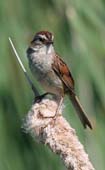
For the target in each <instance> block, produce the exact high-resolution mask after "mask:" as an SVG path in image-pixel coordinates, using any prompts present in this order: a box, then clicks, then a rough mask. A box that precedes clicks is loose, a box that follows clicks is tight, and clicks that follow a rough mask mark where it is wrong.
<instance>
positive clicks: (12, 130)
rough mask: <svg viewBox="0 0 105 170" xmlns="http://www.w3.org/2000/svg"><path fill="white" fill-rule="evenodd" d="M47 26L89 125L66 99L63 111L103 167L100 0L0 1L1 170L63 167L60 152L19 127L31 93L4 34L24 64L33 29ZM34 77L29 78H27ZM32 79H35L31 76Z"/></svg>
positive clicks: (103, 13) (104, 29)
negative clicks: (90, 128)
mask: <svg viewBox="0 0 105 170" xmlns="http://www.w3.org/2000/svg"><path fill="white" fill-rule="evenodd" d="M40 30H49V31H51V32H53V33H54V35H55V48H56V50H57V51H58V53H59V54H61V55H62V58H63V59H64V60H65V62H66V63H68V66H69V67H70V68H71V70H72V73H73V76H74V79H75V84H76V87H75V88H76V92H77V94H78V96H79V98H80V100H81V103H82V104H83V106H84V108H85V110H86V112H87V114H88V117H89V119H90V120H91V122H92V124H93V130H92V131H90V130H89V129H87V130H84V129H83V127H82V125H81V123H80V121H79V119H78V118H77V116H76V114H75V111H74V109H73V107H72V106H71V104H70V102H69V100H68V99H67V98H66V99H65V109H64V116H65V117H66V119H67V120H68V121H69V122H70V123H71V125H72V126H73V127H74V128H75V129H76V131H77V134H78V136H79V139H80V141H81V142H82V143H83V145H84V147H85V149H86V151H87V152H88V154H89V157H90V159H91V161H92V163H93V165H94V167H95V168H96V170H104V169H105V136H104V135H105V43H104V41H105V1H103V0H92V1H91V0H88V1H87V0H71V1H70V0H69V1H68V0H44V1H43V0H38V1H37V0H30V1H29V0H18V1H16V0H7V1H4V0H1V1H0V58H1V60H0V170H35V169H40V170H47V169H48V170H53V169H55V170H64V169H65V167H64V165H63V164H62V162H61V160H60V158H59V157H58V156H56V155H54V154H53V153H52V152H51V151H50V150H49V149H48V148H47V147H46V146H45V147H44V146H43V145H42V144H38V143H37V142H36V141H34V140H33V139H32V138H31V137H30V135H28V134H25V133H23V132H22V129H21V125H22V119H23V118H24V117H25V116H26V114H27V112H28V110H29V109H30V107H31V104H32V100H33V93H32V91H31V89H30V87H29V85H28V82H27V80H26V79H25V77H24V74H23V72H22V70H21V68H20V66H19V64H18V62H17V60H16V58H15V56H14V53H13V51H12V49H11V46H10V44H9V41H8V37H9V36H11V38H12V40H13V41H14V44H15V46H16V48H17V50H18V52H19V54H20V56H21V59H22V61H23V63H24V65H25V67H26V68H27V70H28V72H29V75H30V76H31V78H32V75H31V73H30V71H29V68H28V62H27V58H26V53H25V51H26V49H27V47H28V44H29V42H30V40H31V39H32V37H33V35H34V34H35V32H37V31H40ZM32 79H33V78H32ZM33 81H34V83H35V80H34V79H33Z"/></svg>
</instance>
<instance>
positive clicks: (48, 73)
mask: <svg viewBox="0 0 105 170" xmlns="http://www.w3.org/2000/svg"><path fill="white" fill-rule="evenodd" d="M53 44H54V35H53V34H52V33H51V32H48V31H40V32H37V33H36V34H35V36H34V38H33V39H32V41H31V42H30V45H29V47H28V49H27V58H28V62H29V67H30V69H31V71H32V73H33V75H34V76H35V77H36V78H37V80H38V81H39V82H40V83H41V85H42V86H43V88H44V90H45V91H46V92H47V93H45V95H46V94H48V93H50V94H54V95H55V96H56V100H57V101H58V105H59V106H58V108H59V107H60V106H61V105H62V103H63V99H64V96H65V95H68V96H69V98H70V100H71V103H72V104H73V106H74V108H75V110H76V113H77V114H78V116H79V118H80V120H81V122H82V125H83V127H84V128H86V127H87V126H88V127H89V128H90V129H92V125H91V123H90V121H89V120H88V118H87V116H86V114H85V111H84V109H83V107H82V105H81V104H80V102H79V99H78V97H77V96H76V93H75V84H74V79H73V77H72V74H71V71H70V69H69V68H68V66H67V64H66V63H65V62H64V61H63V60H62V59H61V57H60V56H59V55H58V54H57V53H56V51H55V49H54V45H53ZM42 96H44V95H42Z"/></svg>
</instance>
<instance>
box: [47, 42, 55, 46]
mask: <svg viewBox="0 0 105 170" xmlns="http://www.w3.org/2000/svg"><path fill="white" fill-rule="evenodd" d="M53 43H54V42H53V41H46V44H47V45H48V46H49V45H50V44H53Z"/></svg>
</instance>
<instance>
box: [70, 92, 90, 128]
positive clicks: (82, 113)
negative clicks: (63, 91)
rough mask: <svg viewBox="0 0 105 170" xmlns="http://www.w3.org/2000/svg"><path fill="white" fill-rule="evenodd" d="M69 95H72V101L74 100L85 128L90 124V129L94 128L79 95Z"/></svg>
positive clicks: (73, 102)
mask: <svg viewBox="0 0 105 170" xmlns="http://www.w3.org/2000/svg"><path fill="white" fill-rule="evenodd" d="M69 96H70V99H71V102H72V104H73V106H74V108H75V110H76V112H77V114H78V116H79V118H80V120H81V122H82V124H83V126H84V128H86V127H87V126H88V127H89V128H90V129H92V125H91V123H90V121H89V120H88V118H87V116H86V115H85V112H84V110H83V108H82V106H81V104H80V102H79V99H78V97H77V96H76V95H75V94H72V95H71V94H70V95H69Z"/></svg>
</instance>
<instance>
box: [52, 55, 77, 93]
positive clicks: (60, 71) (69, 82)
mask: <svg viewBox="0 0 105 170" xmlns="http://www.w3.org/2000/svg"><path fill="white" fill-rule="evenodd" d="M52 68H53V70H54V72H55V73H56V74H57V76H58V77H59V78H60V79H61V80H62V81H63V83H64V85H65V86H66V87H67V88H68V89H69V90H70V91H72V92H73V93H74V80H73V77H72V75H71V73H70V71H69V69H68V67H67V65H66V64H65V63H64V61H63V60H62V59H61V58H60V57H59V56H58V55H56V57H55V59H54V63H53V64H52Z"/></svg>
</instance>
